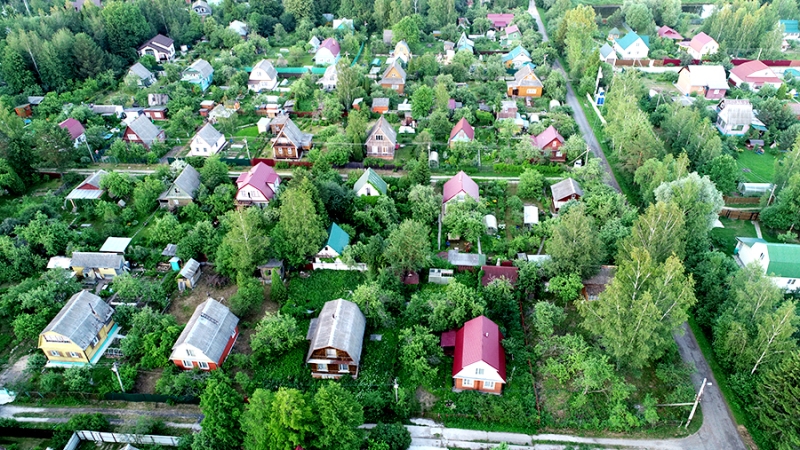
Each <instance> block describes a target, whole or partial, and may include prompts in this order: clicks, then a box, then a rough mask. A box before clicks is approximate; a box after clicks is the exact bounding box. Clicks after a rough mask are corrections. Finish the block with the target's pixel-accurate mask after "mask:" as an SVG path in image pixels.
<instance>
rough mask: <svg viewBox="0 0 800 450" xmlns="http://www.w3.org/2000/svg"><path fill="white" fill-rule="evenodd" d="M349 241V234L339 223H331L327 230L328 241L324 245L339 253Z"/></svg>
mask: <svg viewBox="0 0 800 450" xmlns="http://www.w3.org/2000/svg"><path fill="white" fill-rule="evenodd" d="M349 243H350V236H349V235H348V234H347V233H345V231H344V230H343V229H342V228H341V227H340V226H339V225H336V224H335V223H332V224H331V227H330V229H329V230H328V242H327V243H326V245H327V246H329V247H330V248H332V249H334V250H335V251H336V253H338V254H340V255H341V254H342V253H343V252H344V248H345V247H347V244H349Z"/></svg>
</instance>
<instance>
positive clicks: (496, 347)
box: [453, 316, 506, 382]
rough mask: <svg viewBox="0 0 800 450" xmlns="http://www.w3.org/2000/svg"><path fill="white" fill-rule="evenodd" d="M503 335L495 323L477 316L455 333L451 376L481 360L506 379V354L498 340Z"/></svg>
mask: <svg viewBox="0 0 800 450" xmlns="http://www.w3.org/2000/svg"><path fill="white" fill-rule="evenodd" d="M502 339H503V335H501V334H500V329H499V328H498V327H497V324H496V323H494V322H492V321H491V320H489V319H488V318H486V316H478V317H476V318H474V319H472V320H470V321H469V322H467V323H465V324H464V326H463V327H461V329H460V330H458V332H457V333H456V352H455V359H454V360H453V376H455V375H456V374H458V373H459V372H461V370H463V369H464V367H467V366H469V365H470V364H474V363H476V362H478V361H483V362H485V363H486V364H488V365H489V366H491V367H494V368H495V369H497V374H498V375H500V378H502V379H503V381H504V382H505V381H506V354H505V351H503V345H502V344H501V343H500V341H501V340H502Z"/></svg>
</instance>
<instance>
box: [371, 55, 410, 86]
mask: <svg viewBox="0 0 800 450" xmlns="http://www.w3.org/2000/svg"><path fill="white" fill-rule="evenodd" d="M378 84H380V85H381V87H383V88H385V89H393V90H395V91H397V93H398V94H402V93H403V91H404V90H405V88H406V71H405V70H403V68H402V67H401V66H400V64H397V61H396V60H395V61H394V62H393V63H392V65H390V66H389V67H388V68H387V69H386V71H385V72H383V76H382V77H381V81H380V82H378Z"/></svg>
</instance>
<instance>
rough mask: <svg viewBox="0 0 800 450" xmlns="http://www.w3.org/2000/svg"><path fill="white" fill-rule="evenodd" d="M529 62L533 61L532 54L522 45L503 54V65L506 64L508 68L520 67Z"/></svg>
mask: <svg viewBox="0 0 800 450" xmlns="http://www.w3.org/2000/svg"><path fill="white" fill-rule="evenodd" d="M529 62H531V54H530V53H528V51H527V50H525V49H524V48H522V46H521V45H518V46H516V47H514V49H513V50H511V51H510V52H508V53H506V54H505V55H503V65H504V66H506V69H519V68H520V67H522V66H523V65H525V63H529Z"/></svg>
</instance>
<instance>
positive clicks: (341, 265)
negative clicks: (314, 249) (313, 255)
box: [311, 261, 367, 272]
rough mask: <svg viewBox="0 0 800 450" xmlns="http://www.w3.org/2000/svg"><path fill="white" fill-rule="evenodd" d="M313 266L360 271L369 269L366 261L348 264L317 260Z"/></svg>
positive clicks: (315, 267)
mask: <svg viewBox="0 0 800 450" xmlns="http://www.w3.org/2000/svg"><path fill="white" fill-rule="evenodd" d="M311 267H312V268H313V269H314V270H320V269H327V270H357V271H359V272H366V271H367V265H366V264H364V263H357V264H355V265H352V266H348V265H347V264H345V263H343V262H339V261H337V262H332V263H326V262H315V263H313V264H311Z"/></svg>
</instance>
